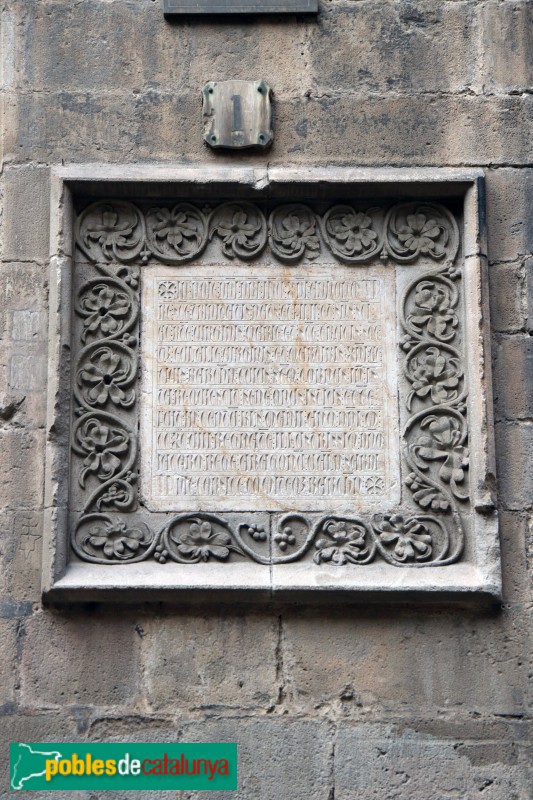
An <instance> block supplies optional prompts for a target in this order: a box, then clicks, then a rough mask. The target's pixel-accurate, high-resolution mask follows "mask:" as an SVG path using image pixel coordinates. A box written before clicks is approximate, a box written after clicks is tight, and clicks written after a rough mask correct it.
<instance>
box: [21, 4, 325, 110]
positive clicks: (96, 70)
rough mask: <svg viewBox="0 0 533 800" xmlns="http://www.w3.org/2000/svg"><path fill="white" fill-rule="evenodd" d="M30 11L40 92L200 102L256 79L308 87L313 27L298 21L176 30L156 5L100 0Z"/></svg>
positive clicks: (31, 53)
mask: <svg viewBox="0 0 533 800" xmlns="http://www.w3.org/2000/svg"><path fill="white" fill-rule="evenodd" d="M25 6H26V7H25V9H24V14H22V11H21V15H22V16H23V17H24V19H25V37H24V59H25V78H26V80H27V81H28V82H29V83H30V84H31V86H33V87H35V88H38V89H52V90H55V89H56V88H57V87H61V88H62V89H64V90H67V91H98V90H102V91H115V92H124V90H126V91H129V92H135V93H136V94H139V93H141V92H143V91H146V90H147V89H159V90H167V91H172V92H174V91H176V88H177V87H179V89H180V92H184V91H190V92H192V93H197V98H199V96H200V94H199V92H200V89H201V87H202V86H203V85H204V84H205V83H206V82H207V81H208V80H223V79H224V78H232V77H235V75H236V74H237V73H238V74H239V75H240V76H241V77H243V78H244V77H246V76H247V75H250V74H251V73H253V74H254V75H256V76H258V77H265V78H268V80H269V81H270V82H271V83H272V84H273V86H274V87H275V91H276V93H287V92H290V93H291V94H293V93H294V87H295V86H296V87H298V86H301V85H302V84H303V83H304V78H303V73H304V72H305V68H306V63H307V59H306V57H305V56H306V55H307V46H308V45H307V40H308V34H309V31H310V30H312V29H313V28H314V27H315V25H314V21H307V22H302V20H296V19H295V18H293V17H289V18H286V19H284V20H283V21H282V22H281V21H276V20H275V19H268V18H267V19H263V20H262V21H261V25H260V26H259V25H256V24H253V25H251V24H250V23H249V22H248V21H247V20H238V19H234V20H232V24H231V25H220V24H217V23H213V22H212V21H211V22H206V21H205V20H201V21H197V20H189V21H188V24H187V25H183V24H179V23H178V24H171V23H169V22H166V21H165V20H164V19H163V17H162V15H161V8H160V7H159V5H158V4H156V3H153V2H145V3H136V4H135V11H134V12H132V9H131V6H130V5H129V4H127V3H125V4H124V3H114V4H113V3H104V4H102V3H101V2H98V0H86V2H84V3H83V4H81V5H80V6H73V5H72V4H71V3H61V2H57V0H54V1H53V2H39V3H36V2H31V3H27V4H25ZM65 30H68V31H69V33H70V35H69V36H65V35H64V31H65ZM103 31H104V32H105V35H102V32H103ZM52 41H53V42H55V43H56V46H55V47H54V48H50V47H49V42H52ZM146 42H150V47H149V48H147V47H145V46H144V44H145V43H146ZM273 52H275V53H276V58H275V59H273V58H272V54H273Z"/></svg>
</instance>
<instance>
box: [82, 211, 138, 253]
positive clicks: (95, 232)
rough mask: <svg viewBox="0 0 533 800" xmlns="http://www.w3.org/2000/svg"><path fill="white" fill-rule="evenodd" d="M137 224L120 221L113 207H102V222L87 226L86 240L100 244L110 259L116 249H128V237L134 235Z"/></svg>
mask: <svg viewBox="0 0 533 800" xmlns="http://www.w3.org/2000/svg"><path fill="white" fill-rule="evenodd" d="M134 227H135V222H133V223H128V222H127V221H126V220H125V219H120V218H119V215H118V214H117V213H116V211H114V209H113V207H112V206H109V205H104V206H102V222H94V223H92V224H91V225H88V226H87V233H86V235H85V238H86V239H87V240H88V239H92V240H93V241H96V242H98V244H99V245H100V246H101V248H102V250H103V251H104V253H105V255H106V256H107V257H108V258H111V251H112V250H113V248H115V247H128V246H129V243H128V237H129V236H131V234H132V233H133V229H134Z"/></svg>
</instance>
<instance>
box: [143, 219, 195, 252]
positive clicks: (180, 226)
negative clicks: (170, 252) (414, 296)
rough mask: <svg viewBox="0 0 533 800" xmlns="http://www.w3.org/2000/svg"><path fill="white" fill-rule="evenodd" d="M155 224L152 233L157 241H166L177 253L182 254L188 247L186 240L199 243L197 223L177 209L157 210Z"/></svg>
mask: <svg viewBox="0 0 533 800" xmlns="http://www.w3.org/2000/svg"><path fill="white" fill-rule="evenodd" d="M155 216H156V219H157V222H156V223H155V224H154V233H155V235H156V237H157V238H158V239H166V240H167V242H168V243H169V245H170V246H171V247H173V248H174V250H177V252H178V253H182V252H183V249H184V247H185V248H186V247H187V245H188V242H187V241H186V240H187V239H194V240H196V241H199V239H200V233H199V231H198V222H195V221H194V220H193V221H192V222H191V221H190V220H191V219H193V218H192V217H190V216H189V215H188V214H186V213H185V212H184V211H180V210H179V208H173V209H172V210H170V209H168V208H158V209H157V211H156V214H155Z"/></svg>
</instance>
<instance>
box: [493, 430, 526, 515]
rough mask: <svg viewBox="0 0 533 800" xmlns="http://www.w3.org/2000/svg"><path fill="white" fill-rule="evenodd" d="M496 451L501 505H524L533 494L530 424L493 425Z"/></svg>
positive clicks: (523, 506)
mask: <svg viewBox="0 0 533 800" xmlns="http://www.w3.org/2000/svg"><path fill="white" fill-rule="evenodd" d="M496 453H497V462H498V464H497V467H498V482H499V492H500V500H501V502H502V503H503V505H504V507H505V508H509V509H513V510H519V509H520V508H528V507H529V506H530V505H531V498H532V497H533V471H532V470H531V463H532V459H533V425H532V424H531V423H530V422H524V423H520V422H501V423H499V424H497V425H496Z"/></svg>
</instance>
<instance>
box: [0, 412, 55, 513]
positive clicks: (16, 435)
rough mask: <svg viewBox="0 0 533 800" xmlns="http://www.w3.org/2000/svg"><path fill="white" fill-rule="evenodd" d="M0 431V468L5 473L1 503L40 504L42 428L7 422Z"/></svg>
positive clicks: (31, 506) (0, 489)
mask: <svg viewBox="0 0 533 800" xmlns="http://www.w3.org/2000/svg"><path fill="white" fill-rule="evenodd" d="M0 435H1V439H2V449H1V452H0V468H1V470H2V474H3V476H4V477H3V481H2V483H1V485H0V506H1V507H3V508H19V509H36V508H40V506H41V503H42V487H43V480H44V458H45V448H44V431H32V430H24V429H21V428H18V427H16V426H9V427H5V428H4V429H3V430H1V432H0ZM22 486H23V487H24V492H23V493H21V487H22Z"/></svg>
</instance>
